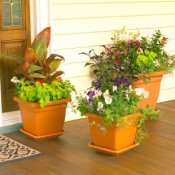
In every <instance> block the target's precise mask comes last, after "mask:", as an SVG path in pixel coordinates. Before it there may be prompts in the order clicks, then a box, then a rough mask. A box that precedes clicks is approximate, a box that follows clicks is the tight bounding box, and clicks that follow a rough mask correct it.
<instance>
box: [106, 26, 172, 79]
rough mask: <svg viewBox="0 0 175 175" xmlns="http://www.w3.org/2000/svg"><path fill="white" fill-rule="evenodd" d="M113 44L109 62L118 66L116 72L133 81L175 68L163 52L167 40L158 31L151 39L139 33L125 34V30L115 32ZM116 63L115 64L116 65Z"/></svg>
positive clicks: (168, 56)
mask: <svg viewBox="0 0 175 175" xmlns="http://www.w3.org/2000/svg"><path fill="white" fill-rule="evenodd" d="M112 40H113V44H112V47H111V48H110V49H108V50H109V52H108V55H110V56H109V58H110V59H111V62H112V63H113V64H115V65H116V66H118V69H116V70H118V72H116V73H123V74H124V75H125V77H128V78H130V79H131V80H134V79H136V78H138V76H139V74H147V73H151V72H154V71H160V70H167V71H171V70H172V69H173V68H174V66H175V59H174V57H173V56H170V55H168V54H167V52H166V51H165V49H164V47H165V45H166V43H167V38H166V37H164V36H163V35H162V33H161V32H160V30H158V31H155V33H154V34H153V35H152V37H150V38H149V37H143V36H142V37H141V36H140V33H139V32H137V33H132V32H129V33H128V32H127V31H126V29H125V28H123V29H122V30H116V31H115V32H114V35H113V38H112ZM116 63H117V64H116Z"/></svg>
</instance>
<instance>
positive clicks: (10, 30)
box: [0, 0, 31, 112]
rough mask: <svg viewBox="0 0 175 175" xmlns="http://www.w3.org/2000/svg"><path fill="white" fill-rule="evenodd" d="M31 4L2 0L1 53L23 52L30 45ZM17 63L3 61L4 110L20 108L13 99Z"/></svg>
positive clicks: (0, 69)
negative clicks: (13, 80)
mask: <svg viewBox="0 0 175 175" xmlns="http://www.w3.org/2000/svg"><path fill="white" fill-rule="evenodd" d="M29 12H30V6H29V0H1V2H0V53H12V54H18V55H19V54H21V55H23V54H24V52H25V48H26V47H27V46H29V45H30V38H31V36H30V14H29ZM15 66H16V65H15V64H14V63H12V62H9V61H5V62H3V63H2V62H1V64H0V78H1V100H2V112H9V111H14V110H18V106H17V104H16V103H15V102H14V101H13V96H14V89H15V88H14V84H13V83H12V82H11V81H10V80H11V78H12V77H13V76H14V74H13V73H14V69H15Z"/></svg>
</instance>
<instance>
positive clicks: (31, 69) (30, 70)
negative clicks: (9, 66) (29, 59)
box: [28, 64, 43, 73]
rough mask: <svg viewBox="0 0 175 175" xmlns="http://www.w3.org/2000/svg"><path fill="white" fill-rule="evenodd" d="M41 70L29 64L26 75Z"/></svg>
mask: <svg viewBox="0 0 175 175" xmlns="http://www.w3.org/2000/svg"><path fill="white" fill-rule="evenodd" d="M41 69H43V68H42V67H40V66H37V65H33V64H31V65H30V66H29V69H28V73H32V72H35V71H38V70H41Z"/></svg>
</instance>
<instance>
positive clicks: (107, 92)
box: [103, 90, 109, 98]
mask: <svg viewBox="0 0 175 175" xmlns="http://www.w3.org/2000/svg"><path fill="white" fill-rule="evenodd" d="M108 96H109V90H106V91H105V92H104V93H103V97H104V98H106V97H108Z"/></svg>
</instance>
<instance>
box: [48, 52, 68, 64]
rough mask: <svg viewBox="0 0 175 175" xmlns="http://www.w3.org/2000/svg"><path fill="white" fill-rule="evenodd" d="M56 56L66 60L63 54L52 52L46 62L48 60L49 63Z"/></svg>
mask: <svg viewBox="0 0 175 175" xmlns="http://www.w3.org/2000/svg"><path fill="white" fill-rule="evenodd" d="M55 58H59V59H62V60H65V59H64V57H63V56H62V55H59V54H51V55H50V56H49V57H48V58H47V60H46V62H47V63H50V62H51V61H53V60H54V59H55Z"/></svg>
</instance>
